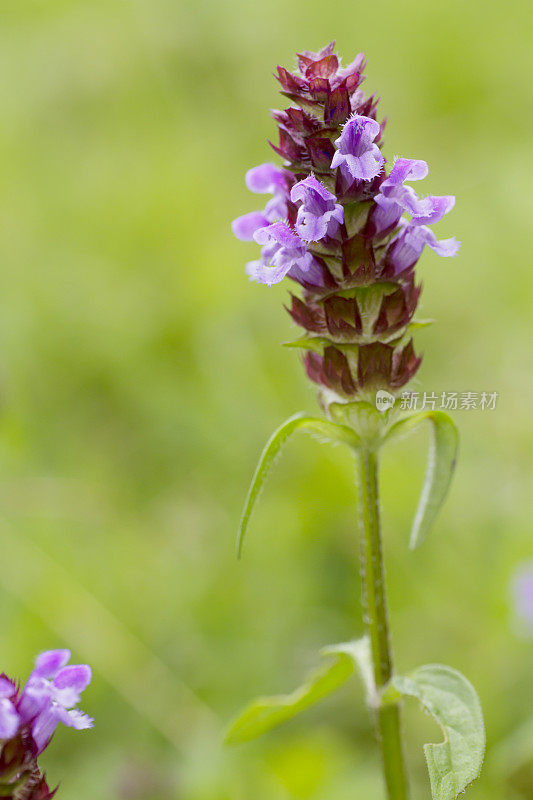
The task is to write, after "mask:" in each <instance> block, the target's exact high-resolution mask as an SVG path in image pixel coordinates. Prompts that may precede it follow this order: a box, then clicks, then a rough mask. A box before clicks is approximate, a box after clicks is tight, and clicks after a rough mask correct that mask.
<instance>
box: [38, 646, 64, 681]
mask: <svg viewBox="0 0 533 800" xmlns="http://www.w3.org/2000/svg"><path fill="white" fill-rule="evenodd" d="M69 660H70V650H46V651H45V652H44V653H41V655H39V656H37V660H36V661H35V669H34V670H33V673H32V674H33V675H38V676H39V677H40V678H53V677H54V675H55V674H56V672H58V670H60V669H61V668H62V667H64V666H65V664H67V663H68V661H69Z"/></svg>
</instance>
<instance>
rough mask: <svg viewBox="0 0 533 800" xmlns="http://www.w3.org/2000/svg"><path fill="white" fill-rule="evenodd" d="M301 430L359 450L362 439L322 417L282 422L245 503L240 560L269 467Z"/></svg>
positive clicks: (306, 417) (344, 427)
mask: <svg viewBox="0 0 533 800" xmlns="http://www.w3.org/2000/svg"><path fill="white" fill-rule="evenodd" d="M298 430H305V431H308V432H310V433H314V434H318V435H319V436H320V437H321V438H322V439H325V440H326V441H332V442H343V443H344V444H347V445H349V446H350V447H356V448H357V447H359V446H360V444H361V440H360V438H359V436H358V435H357V434H356V433H355V431H353V430H352V429H351V428H349V427H348V426H347V425H339V424H337V423H336V422H328V421H327V420H323V419H320V418H319V417H310V416H307V415H306V414H295V415H294V416H293V417H290V418H289V419H288V420H287V421H286V422H284V423H283V425H281V426H280V427H279V428H278V429H277V430H276V431H274V433H273V434H272V436H271V437H270V439H269V440H268V442H267V443H266V445H265V448H264V450H263V452H262V453H261V456H260V458H259V463H258V464H257V467H256V469H255V473H254V476H253V478H252V483H251V485H250V489H249V490H248V496H247V497H246V502H245V504H244V509H243V512H242V516H241V521H240V525H239V533H238V537H237V555H238V557H239V558H240V556H241V553H242V548H243V544H244V537H245V535H246V531H247V528H248V523H249V521H250V517H251V514H252V511H253V509H254V506H255V503H256V501H257V499H258V497H259V494H260V492H261V489H262V487H263V484H264V482H265V479H266V477H267V475H268V472H269V470H270V467H271V466H272V464H273V462H274V459H275V458H276V456H277V455H278V453H279V451H280V450H281V447H282V445H283V444H284V443H285V442H286V441H287V439H288V438H289V436H291V435H292V434H293V433H295V432H296V431H298Z"/></svg>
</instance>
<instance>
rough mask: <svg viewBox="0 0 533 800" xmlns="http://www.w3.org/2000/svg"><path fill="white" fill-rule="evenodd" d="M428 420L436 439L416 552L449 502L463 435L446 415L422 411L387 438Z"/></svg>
mask: <svg viewBox="0 0 533 800" xmlns="http://www.w3.org/2000/svg"><path fill="white" fill-rule="evenodd" d="M426 420H428V422H430V423H431V432H432V436H431V443H430V447H429V456H428V463H427V468H426V477H425V481H424V486H423V489H422V494H421V496H420V501H419V504H418V508H417V510H416V514H415V519H414V522H413V528H412V530H411V540H410V545H409V546H410V547H411V548H412V549H414V548H415V547H417V546H418V545H419V544H420V543H421V542H422V541H423V540H424V539H425V537H426V536H427V534H428V532H429V530H430V529H431V526H432V525H433V523H434V521H435V518H436V517H437V514H438V513H439V510H440V507H441V506H442V504H443V503H444V500H445V499H446V496H447V494H448V491H449V489H450V484H451V480H452V476H453V472H454V470H455V464H456V461H457V450H458V447H459V434H458V431H457V428H456V426H455V422H454V421H453V420H452V418H451V417H449V416H448V414H445V413H444V411H421V412H420V413H419V414H413V415H412V416H410V417H406V418H405V419H402V420H400V421H399V422H397V423H396V424H395V425H393V426H392V428H391V429H390V431H389V432H388V434H387V436H386V439H387V440H388V439H392V438H396V437H399V436H402V435H403V434H406V433H408V432H409V431H411V430H413V429H414V428H417V427H418V426H419V425H420V424H421V423H422V422H425V421H426Z"/></svg>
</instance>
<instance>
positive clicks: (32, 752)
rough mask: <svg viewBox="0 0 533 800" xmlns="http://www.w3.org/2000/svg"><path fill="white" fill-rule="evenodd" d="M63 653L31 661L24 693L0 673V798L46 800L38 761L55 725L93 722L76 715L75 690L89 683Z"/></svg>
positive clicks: (84, 669) (48, 794) (48, 793)
mask: <svg viewBox="0 0 533 800" xmlns="http://www.w3.org/2000/svg"><path fill="white" fill-rule="evenodd" d="M69 659H70V652H69V651H68V650H47V651H46V652H45V653H41V655H40V656H38V658H37V660H36V662H35V669H34V670H33V672H32V673H31V674H30V677H29V678H28V681H27V683H26V686H25V687H24V690H23V691H22V692H20V689H19V687H18V685H16V684H15V683H13V681H11V680H10V679H9V678H8V677H7V676H6V675H3V674H0V795H2V796H3V797H6V798H8V799H9V798H11V800H13V798H24V800H52V798H53V797H54V795H55V793H56V790H55V789H50V788H49V786H48V784H47V782H46V778H45V776H44V774H43V773H42V771H41V768H40V766H39V763H38V759H39V756H40V754H41V753H42V752H43V750H44V749H45V748H46V747H47V745H48V743H49V742H50V739H51V738H52V735H53V733H54V731H55V729H56V727H57V725H58V723H59V722H63V724H65V725H68V726H69V727H72V728H77V729H81V728H89V727H91V726H92V724H93V721H92V719H90V718H89V717H88V716H87V715H86V714H83V713H82V712H81V711H78V710H77V709H76V708H75V706H76V705H77V704H78V702H79V699H80V694H81V692H82V691H83V690H84V689H85V688H86V687H87V685H88V684H89V682H90V680H91V670H90V668H89V667H88V666H86V665H79V666H78V665H77V666H67V662H68V661H69Z"/></svg>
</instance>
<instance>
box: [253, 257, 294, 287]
mask: <svg viewBox="0 0 533 800" xmlns="http://www.w3.org/2000/svg"><path fill="white" fill-rule="evenodd" d="M291 266H292V265H291V262H290V261H287V262H286V263H284V264H282V265H280V266H277V267H268V266H265V264H264V263H263V262H262V261H250V262H249V263H248V264H247V265H246V274H247V275H249V276H250V280H252V281H257V283H265V284H266V285H267V286H272V285H273V284H274V283H280V282H281V281H282V280H283V278H284V277H285V275H286V274H287V272H288V271H289V270H290V268H291Z"/></svg>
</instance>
